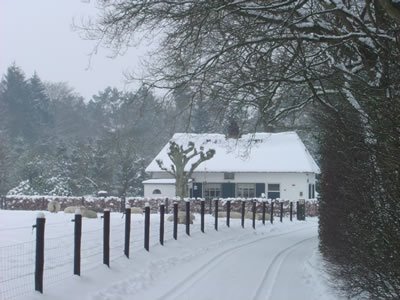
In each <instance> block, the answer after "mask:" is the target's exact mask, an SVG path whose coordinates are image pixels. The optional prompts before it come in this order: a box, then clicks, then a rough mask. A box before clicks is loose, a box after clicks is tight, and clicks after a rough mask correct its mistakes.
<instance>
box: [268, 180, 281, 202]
mask: <svg viewBox="0 0 400 300" xmlns="http://www.w3.org/2000/svg"><path fill="white" fill-rule="evenodd" d="M280 197H281V187H280V184H279V183H270V184H268V199H276V198H280Z"/></svg>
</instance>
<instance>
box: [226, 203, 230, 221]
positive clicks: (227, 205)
mask: <svg viewBox="0 0 400 300" xmlns="http://www.w3.org/2000/svg"><path fill="white" fill-rule="evenodd" d="M230 218H231V200H228V201H226V226H227V227H230Z"/></svg>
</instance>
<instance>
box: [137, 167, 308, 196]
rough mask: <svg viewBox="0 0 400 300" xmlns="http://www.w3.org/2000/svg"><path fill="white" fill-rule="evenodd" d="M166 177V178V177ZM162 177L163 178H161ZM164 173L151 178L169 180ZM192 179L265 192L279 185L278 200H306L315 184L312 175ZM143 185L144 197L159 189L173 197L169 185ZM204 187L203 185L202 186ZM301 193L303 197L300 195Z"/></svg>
mask: <svg viewBox="0 0 400 300" xmlns="http://www.w3.org/2000/svg"><path fill="white" fill-rule="evenodd" d="M166 175H167V177H166ZM161 176H163V177H161ZM168 176H169V177H168ZM170 177H171V176H170V175H169V174H166V173H165V172H159V173H158V172H154V173H153V178H170ZM192 178H193V179H194V181H195V182H200V183H204V182H208V183H264V184H265V192H266V193H267V192H268V183H279V184H280V198H281V199H285V200H292V201H295V200H298V199H308V193H309V184H315V174H314V173H244V172H243V173H235V178H234V179H232V180H227V179H224V173H222V172H218V173H217V172H216V173H204V172H197V173H194V174H193V176H192ZM163 186H166V185H156V184H151V185H150V184H145V189H144V190H145V191H144V196H145V197H152V196H153V195H152V191H153V190H154V189H156V188H159V189H160V190H161V192H162V193H163V196H165V197H173V196H175V186H174V185H170V186H169V187H168V188H164V190H163ZM203 187H204V185H203ZM301 192H302V193H303V196H301V195H300V193H301Z"/></svg>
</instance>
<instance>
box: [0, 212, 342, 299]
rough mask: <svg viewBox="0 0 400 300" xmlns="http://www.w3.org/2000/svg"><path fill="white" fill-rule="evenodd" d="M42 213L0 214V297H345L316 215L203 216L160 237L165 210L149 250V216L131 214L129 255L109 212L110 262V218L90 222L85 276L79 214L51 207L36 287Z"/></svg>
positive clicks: (120, 223) (118, 220)
mask: <svg viewBox="0 0 400 300" xmlns="http://www.w3.org/2000/svg"><path fill="white" fill-rule="evenodd" d="M36 214H37V212H31V211H0V259H1V261H0V272H1V273H0V295H1V299H8V298H11V297H14V298H19V299H38V300H39V299H41V300H44V299H46V300H47V299H132V298H134V299H274V300H275V299H277V300H280V299H339V296H337V295H335V293H334V292H333V291H332V289H331V288H330V287H329V286H328V283H327V282H328V281H327V279H326V278H327V275H326V274H325V272H324V270H323V264H322V262H321V258H320V256H319V254H318V251H317V249H318V238H317V219H315V218H309V219H307V221H305V222H298V221H294V222H290V221H289V220H288V219H284V222H283V223H280V222H279V220H276V221H277V222H275V223H274V224H273V225H271V224H269V223H267V224H266V226H263V225H262V224H261V222H258V223H257V226H256V230H253V229H252V228H251V220H246V225H245V229H242V228H241V227H240V220H231V228H227V227H226V226H225V219H222V218H221V219H219V222H220V224H219V231H218V232H216V231H215V230H214V229H213V217H211V216H207V218H206V224H207V226H206V233H205V234H203V233H201V232H200V228H199V216H196V217H197V218H196V220H195V224H194V225H193V226H192V228H191V236H190V237H187V236H186V235H185V230H184V226H180V227H179V233H178V240H177V241H175V240H173V239H172V224H171V223H170V222H166V242H165V245H164V246H161V245H159V243H158V230H159V221H158V215H155V214H154V215H151V218H152V222H151V243H150V245H151V246H150V252H147V251H145V250H144V249H143V216H142V215H132V231H131V258H130V259H127V258H126V257H124V255H123V241H124V240H123V236H124V222H125V220H124V219H123V218H122V214H119V213H112V214H111V263H110V268H108V267H106V266H105V265H102V222H103V220H102V219H100V218H98V219H83V234H82V268H81V275H82V276H80V277H78V276H73V275H72V271H73V262H72V259H73V228H74V223H73V222H71V219H72V218H73V215H70V214H64V213H58V214H50V213H46V241H45V271H44V294H43V295H42V294H40V293H37V292H34V284H33V283H34V276H33V272H34V256H35V254H34V247H35V242H34V238H35V232H33V231H32V227H31V226H32V225H33V224H34V223H35V218H36Z"/></svg>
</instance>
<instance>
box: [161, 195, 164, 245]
mask: <svg viewBox="0 0 400 300" xmlns="http://www.w3.org/2000/svg"><path fill="white" fill-rule="evenodd" d="M164 219H165V204H164V203H161V204H160V244H161V245H164Z"/></svg>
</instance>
